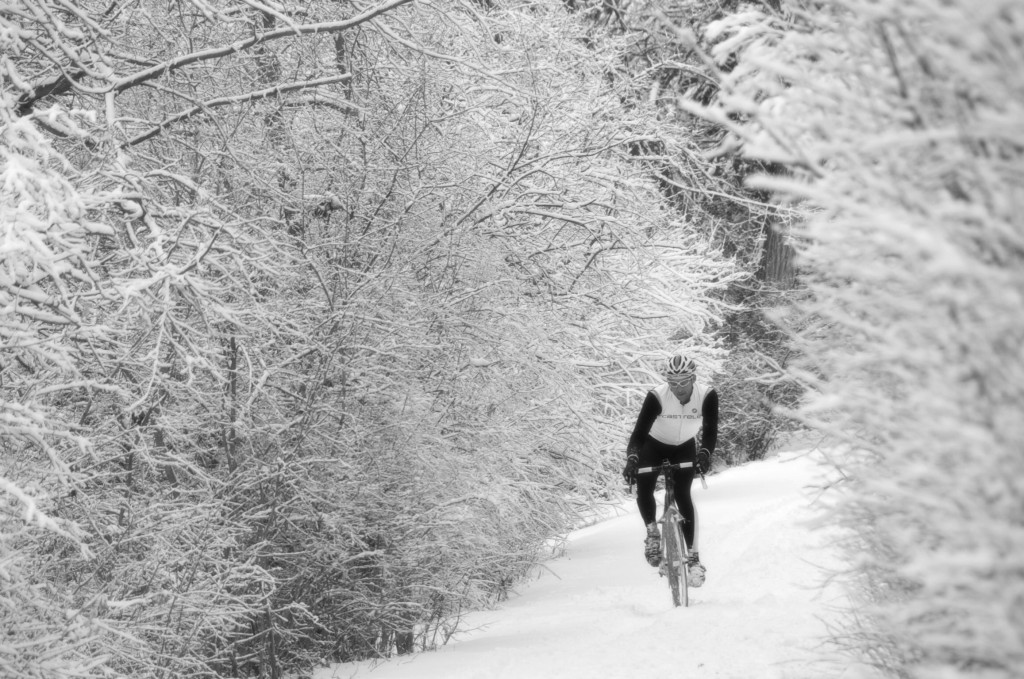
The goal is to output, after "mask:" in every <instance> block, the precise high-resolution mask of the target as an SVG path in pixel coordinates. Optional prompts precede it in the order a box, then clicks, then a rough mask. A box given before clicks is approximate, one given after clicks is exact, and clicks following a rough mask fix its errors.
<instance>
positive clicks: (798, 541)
mask: <svg viewBox="0 0 1024 679" xmlns="http://www.w3.org/2000/svg"><path fill="white" fill-rule="evenodd" d="M818 483H820V473H819V468H818V467H817V466H816V464H815V463H814V462H813V461H812V459H811V458H810V457H808V456H807V455H806V454H805V455H796V454H794V453H784V454H782V455H780V456H778V457H774V458H770V459H768V460H766V461H763V462H756V463H750V464H747V465H745V466H743V467H739V468H734V469H730V470H727V471H726V472H723V473H721V474H717V475H715V476H714V477H712V478H711V479H709V486H710V487H709V488H708V489H707V490H704V489H702V488H700V484H699V483H695V484H694V497H695V501H696V502H697V506H698V512H699V513H700V517H701V549H700V553H701V560H702V561H703V562H704V563H705V565H706V566H707V568H708V581H707V583H706V584H705V585H704V587H702V588H700V589H699V590H691V592H693V595H692V600H693V601H692V604H691V607H690V608H673V607H672V603H671V598H670V595H669V591H668V586H667V585H666V584H665V582H664V581H663V580H661V579H660V578H659V577H658V575H657V571H656V570H655V569H653V568H651V567H650V566H648V565H647V563H646V562H645V561H644V559H643V554H642V541H643V528H642V525H641V520H640V518H639V516H638V515H637V513H636V509H635V506H634V505H633V503H632V502H629V503H627V504H625V505H623V507H622V511H623V512H626V513H624V514H623V515H620V516H617V517H616V518H612V519H609V520H606V521H603V522H601V523H598V524H596V525H593V526H590V527H588V528H584V529H582V530H579V531H577V532H575V533H573V534H572V535H571V536H570V539H569V543H568V548H567V551H566V555H565V556H564V557H562V558H559V559H556V560H554V561H551V562H548V564H547V566H548V570H545V569H541V571H540V573H539V577H538V578H537V579H536V580H534V581H532V582H529V583H526V584H524V585H523V586H521V587H520V589H519V592H520V594H519V596H513V598H512V599H511V600H510V601H508V602H506V603H504V604H502V605H501V607H500V608H498V609H496V610H493V611H484V612H478V613H474V614H472V615H470V616H467V618H466V620H465V621H466V623H467V627H466V629H469V630H471V631H469V632H467V633H465V634H463V635H461V636H459V637H457V640H456V641H453V642H452V643H450V644H449V645H448V646H446V647H444V648H442V649H440V650H438V651H436V652H432V653H422V654H418V655H414V656H405V657H401V658H396V659H393V660H390V661H387V662H383V663H377V664H373V663H346V664H343V665H336V666H334V667H332V668H329V669H322V670H320V671H318V672H317V673H316V674H315V675H314V679H348V678H349V677H365V678H367V679H413V678H415V679H498V678H502V679H506V678H507V679H535V678H536V679H583V678H586V679H619V678H621V679H631V678H632V677H638V676H641V677H666V676H677V677H695V678H708V679H712V678H714V679H809V678H812V677H813V678H815V679H818V678H821V677H828V676H839V675H840V674H841V667H840V665H839V664H837V663H835V662H830V661H828V659H827V658H822V657H819V654H820V653H824V652H825V650H824V649H822V648H820V644H821V638H822V637H823V636H824V635H825V632H826V623H825V621H826V620H828V619H829V618H832V617H834V616H836V615H837V614H836V612H835V610H834V608H835V607H836V606H841V605H842V604H843V602H844V599H843V597H842V592H841V591H839V590H838V587H837V586H829V587H826V588H824V589H823V588H821V587H820V586H819V585H820V584H821V583H822V582H823V577H824V576H823V573H822V571H821V570H820V569H819V568H818V566H821V565H825V566H835V565H836V563H837V562H836V556H835V554H834V553H833V551H832V550H831V549H829V548H828V547H827V546H825V545H826V542H827V537H828V531H812V530H811V529H810V528H809V526H808V525H807V524H808V521H809V520H810V519H812V518H813V517H814V516H815V515H816V512H815V510H814V509H813V508H812V506H811V498H812V497H813V492H812V491H810V490H809V487H810V486H814V485H817V484H818ZM659 495H660V493H659ZM659 501H660V499H659Z"/></svg>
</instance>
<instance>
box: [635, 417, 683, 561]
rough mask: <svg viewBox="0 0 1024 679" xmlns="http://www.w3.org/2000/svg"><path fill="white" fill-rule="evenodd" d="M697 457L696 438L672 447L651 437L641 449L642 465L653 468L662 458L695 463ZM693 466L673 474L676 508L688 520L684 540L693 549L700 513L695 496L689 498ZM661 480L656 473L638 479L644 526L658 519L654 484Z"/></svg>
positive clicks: (637, 500) (637, 493) (637, 487)
mask: <svg viewBox="0 0 1024 679" xmlns="http://www.w3.org/2000/svg"><path fill="white" fill-rule="evenodd" d="M696 459H697V444H696V442H695V441H694V440H693V439H690V440H689V441H687V442H686V443H684V444H682V445H679V446H670V445H668V444H666V443H662V442H661V441H658V440H656V439H653V438H651V437H650V436H648V437H647V439H646V440H645V441H644V446H643V448H642V449H641V450H640V461H639V466H640V467H653V466H656V465H659V464H661V462H662V460H668V461H669V462H672V463H676V462H694V461H696ZM693 476H694V469H693V467H687V468H685V469H676V470H675V471H674V472H673V474H672V479H673V481H674V482H675V494H676V507H678V508H679V513H680V514H682V515H683V519H684V520H685V521H684V523H683V539H685V540H686V546H687V547H688V548H689V549H691V550H692V549H694V538H695V537H696V535H697V512H696V511H695V510H694V507H693V498H691V497H690V485H691V484H692V483H693ZM657 481H658V476H657V475H656V474H640V475H638V476H637V479H636V504H637V507H638V508H639V509H640V516H641V518H643V520H644V525H647V524H650V523H651V522H653V521H655V520H656V519H657V514H658V501H657V499H656V498H655V497H654V487H655V485H656V483H657Z"/></svg>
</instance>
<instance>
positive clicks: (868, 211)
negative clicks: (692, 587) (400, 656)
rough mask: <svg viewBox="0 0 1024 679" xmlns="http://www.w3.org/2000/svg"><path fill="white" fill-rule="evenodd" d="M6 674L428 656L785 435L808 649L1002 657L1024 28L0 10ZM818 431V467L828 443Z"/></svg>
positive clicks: (52, 7)
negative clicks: (674, 455) (813, 549)
mask: <svg viewBox="0 0 1024 679" xmlns="http://www.w3.org/2000/svg"><path fill="white" fill-rule="evenodd" d="M0 74H2V99H0V177H2V183H0V192H2V196H0V198H2V200H0V229H2V231H0V235H2V239H0V633H2V634H0V676H2V677H3V678H4V679H30V678H31V679H51V678H52V679H57V678H60V679H64V678H73V677H272V678H274V679H277V678H279V677H285V676H287V675H289V674H290V673H294V672H300V671H304V670H305V669H306V668H309V667H313V666H315V665H317V664H323V663H326V662H332V661H337V662H343V661H349V660H358V659H363V658H371V657H377V656H382V655H390V654H393V653H408V652H411V651H418V650H423V649H429V648H432V647H436V646H438V645H441V644H444V643H445V642H446V641H447V640H448V639H449V638H451V636H452V635H453V634H454V633H455V632H456V631H457V630H458V629H459V623H460V617H461V616H462V615H464V614H465V612H467V611H469V610H473V609H477V608H481V607H486V606H489V605H493V604H494V603H495V602H497V601H500V600H502V599H503V598H504V597H507V596H508V595H509V592H510V590H511V588H512V587H513V586H514V585H515V583H516V582H518V581H519V580H520V579H521V578H523V577H524V576H525V575H526V574H527V573H529V572H530V571H531V570H532V569H534V568H535V567H536V566H537V564H538V560H539V559H541V558H542V555H543V550H542V546H544V545H546V544H549V543H550V541H552V540H557V539H558V537H559V536H561V535H564V534H565V533H566V531H568V530H570V529H571V528H573V527H574V526H578V525H579V524H580V522H581V521H582V520H584V518H585V517H587V516H588V515H589V513H590V511H591V510H592V509H593V508H594V507H595V506H598V505H601V504H602V503H606V502H610V501H612V500H615V499H617V498H621V495H622V492H623V488H622V482H621V477H620V475H619V471H620V469H621V465H622V460H623V457H624V448H625V443H626V438H627V436H628V432H629V430H630V427H631V426H632V423H633V420H634V418H635V416H636V409H637V408H638V407H639V404H640V402H641V400H642V398H643V396H644V393H645V391H646V389H648V388H650V387H651V386H653V384H655V383H656V382H657V380H658V379H659V373H660V369H661V366H662V363H663V361H664V358H665V357H666V356H667V355H668V354H669V353H671V352H674V351H680V352H684V353H687V354H688V355H690V356H693V357H694V358H695V359H696V361H697V363H698V365H699V366H700V371H701V378H702V379H703V380H707V381H709V382H711V383H713V384H714V385H715V386H716V389H717V390H718V391H719V393H720V398H721V401H722V419H723V425H722V431H721V434H720V438H719V446H718V450H717V451H716V455H715V460H714V464H715V465H716V466H717V467H718V468H719V469H721V468H724V467H726V466H731V465H737V464H742V463H743V462H745V461H747V460H752V459H759V458H761V457H763V456H764V455H765V454H766V452H767V451H769V450H770V449H771V447H772V445H773V443H774V442H775V441H776V439H777V438H778V437H779V435H780V434H782V433H784V432H787V431H793V430H796V429H799V430H802V431H812V432H819V433H820V434H821V436H822V437H823V439H822V440H823V441H826V442H827V449H826V452H827V454H828V458H829V459H830V461H831V464H832V465H833V467H834V468H835V471H836V472H837V475H838V476H839V478H841V481H840V482H839V483H837V484H836V485H835V486H834V487H831V488H828V489H824V492H827V493H830V494H832V495H833V496H834V499H835V510H834V514H833V516H832V521H833V523H834V525H838V526H841V527H843V528H844V532H843V535H844V536H847V537H846V540H845V542H844V544H843V545H842V547H843V548H844V549H845V550H846V552H845V553H846V554H847V559H846V563H847V564H848V569H847V570H844V571H843V572H841V573H837V574H836V577H839V578H842V579H843V581H844V582H845V583H847V586H848V587H849V588H850V589H851V591H852V592H853V593H854V596H855V597H856V600H857V608H856V611H855V614H854V615H851V616H850V618H849V621H848V625H847V626H846V627H845V628H844V629H837V630H835V632H834V635H835V636H834V639H833V642H834V643H835V644H836V645H837V647H838V649H839V652H842V653H848V654H850V655H851V656H852V657H856V658H857V659H858V660H859V661H861V662H866V663H868V664H870V665H872V666H874V667H875V668H877V670H878V671H879V672H881V673H882V674H884V675H885V676H892V677H913V678H920V679H924V678H929V679H930V678H932V677H984V678H986V679H988V678H993V679H995V678H999V679H1003V678H1005V679H1010V678H1011V677H1018V676H1020V675H1019V673H1020V671H1021V668H1022V667H1024V417H1022V416H1021V411H1022V408H1024V313H1022V310H1024V218H1022V217H1021V216H1020V214H1021V208H1024V188H1022V186H1024V183H1022V180H1024V159H1022V155H1024V127H1022V125H1024V5H1021V3H1019V2H1012V1H1011V0H991V1H989V2H977V1H976V0H899V1H898V2H897V1H896V0H823V1H818V0H760V1H759V2H737V1H735V0H722V1H721V2H714V3H710V2H696V1H688V0H665V1H663V2H657V1H653V2H652V1H648V0H637V1H635V2H630V1H626V0H622V1H615V0H602V1H601V2H597V1H596V0H563V1H562V2H558V1H557V0H535V1H533V2H529V3H512V2H507V1H506V0H385V1H383V2H380V1H376V0H369V1H365V2H363V1H361V2H339V1H336V0H309V1H307V2H302V3H288V2H278V1H276V0H163V2H153V1H152V0H104V1H103V2H99V1H97V0H0ZM823 445H826V444H823Z"/></svg>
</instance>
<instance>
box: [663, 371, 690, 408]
mask: <svg viewBox="0 0 1024 679" xmlns="http://www.w3.org/2000/svg"><path fill="white" fill-rule="evenodd" d="M694 379H695V378H694V376H693V375H687V376H685V377H684V376H681V375H673V376H672V377H670V378H668V388H669V391H671V392H672V394H673V395H674V396H675V397H676V398H677V399H679V400H680V401H681V402H682V403H686V402H687V401H689V400H690V393H691V392H692V391H693V381H694Z"/></svg>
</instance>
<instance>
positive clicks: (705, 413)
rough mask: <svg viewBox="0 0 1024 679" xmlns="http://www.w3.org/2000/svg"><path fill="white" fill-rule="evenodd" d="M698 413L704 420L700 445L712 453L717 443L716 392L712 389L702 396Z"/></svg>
mask: <svg viewBox="0 0 1024 679" xmlns="http://www.w3.org/2000/svg"><path fill="white" fill-rule="evenodd" d="M700 414H701V417H702V418H703V420H704V425H703V426H704V432H703V433H702V434H701V437H700V446H701V448H706V449H707V451H708V452H709V453H714V452H715V445H716V444H717V443H718V392H717V391H715V390H714V389H711V390H709V391H708V393H707V396H705V397H704V404H703V406H702V407H701V411H700Z"/></svg>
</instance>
